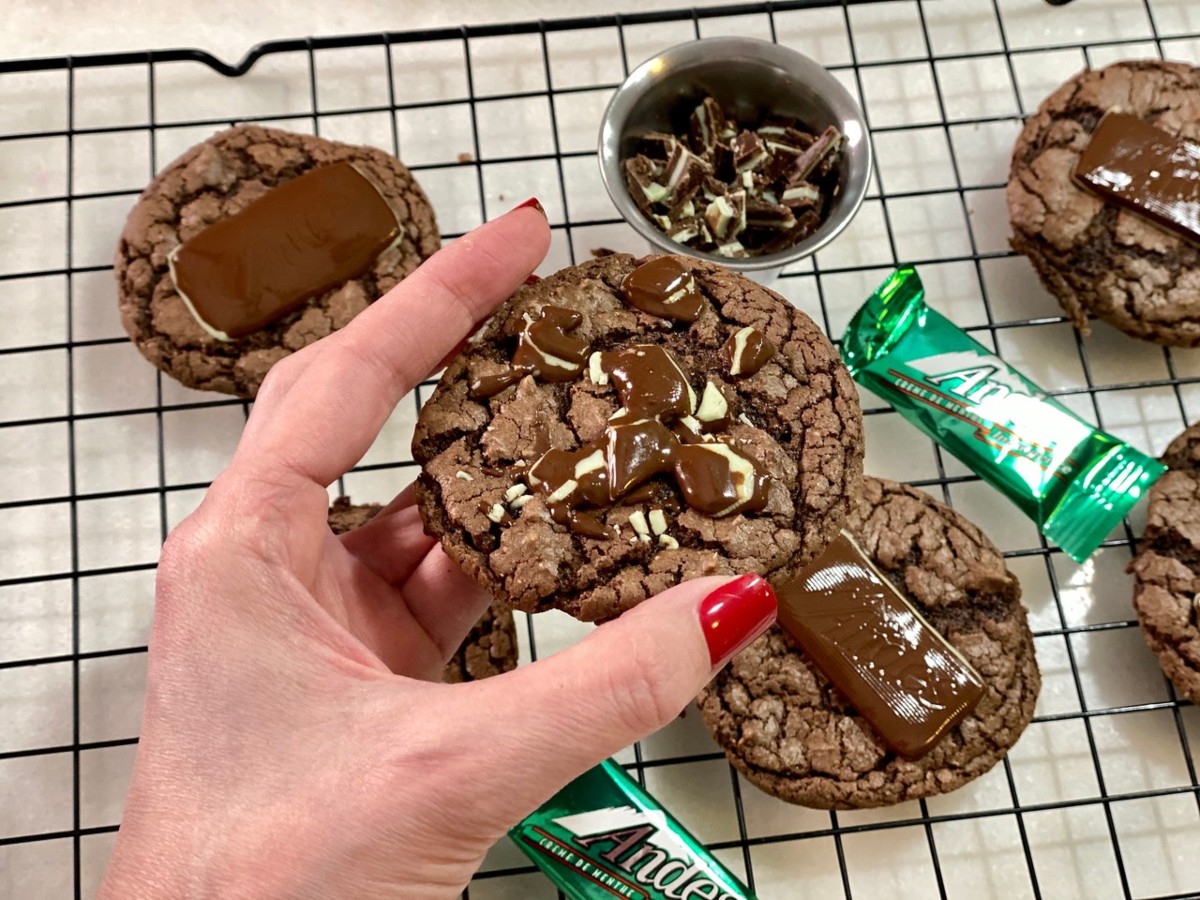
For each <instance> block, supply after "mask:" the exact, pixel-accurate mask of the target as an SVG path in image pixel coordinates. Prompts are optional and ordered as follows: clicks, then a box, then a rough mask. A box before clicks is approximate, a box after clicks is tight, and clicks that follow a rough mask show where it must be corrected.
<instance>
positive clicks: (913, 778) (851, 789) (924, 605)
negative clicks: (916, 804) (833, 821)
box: [698, 478, 1041, 809]
mask: <svg viewBox="0 0 1200 900" xmlns="http://www.w3.org/2000/svg"><path fill="white" fill-rule="evenodd" d="M775 589H776V593H777V595H778V596H779V598H780V616H779V623H778V624H777V625H776V626H774V627H773V628H771V630H770V631H768V632H767V633H766V634H764V635H763V636H762V637H760V638H759V639H758V640H757V641H755V642H754V643H753V644H751V645H750V646H749V647H748V648H746V649H745V650H744V651H742V652H741V653H740V654H738V655H737V656H735V657H734V658H733V661H732V662H731V663H730V664H729V665H728V666H726V667H725V668H724V669H723V670H721V671H720V672H719V673H718V674H717V676H716V678H714V679H713V681H712V682H711V683H710V684H709V685H708V686H707V687H706V688H705V689H704V691H703V693H702V694H701V695H700V698H699V701H698V702H699V705H700V710H701V715H702V717H703V719H704V723H705V724H706V725H707V726H708V729H709V731H710V732H711V733H712V735H713V737H714V738H716V740H717V742H718V743H719V744H720V745H721V747H722V748H723V749H724V750H725V754H726V756H727V757H728V758H729V761H730V762H731V763H732V764H733V765H734V767H735V768H737V769H738V771H740V772H741V773H742V774H743V775H745V776H746V778H747V779H749V780H750V781H751V782H752V783H753V784H754V785H756V786H757V787H759V788H761V789H762V790H764V791H766V792H767V793H768V794H772V795H773V796H776V797H779V798H781V799H783V800H787V801H789V802H792V803H799V804H801V805H804V806H811V807H816V808H819V809H854V808H862V807H872V806H887V805H890V804H893V803H900V802H902V801H905V800H914V799H917V798H920V797H928V796H931V795H933V794H940V793H943V792H945V791H949V790H953V789H954V788H957V787H960V786H961V785H963V784H965V783H966V782H968V781H970V780H972V779H973V778H977V777H978V776H980V775H982V774H983V773H984V772H986V771H987V770H988V769H990V768H991V767H992V766H994V765H995V764H996V762H997V761H999V760H1000V759H1001V758H1002V757H1003V756H1004V754H1005V753H1006V752H1007V751H1008V749H1009V748H1010V747H1011V746H1012V745H1013V744H1014V743H1015V742H1016V740H1017V738H1018V737H1020V735H1021V732H1022V731H1023V730H1024V729H1025V726H1026V725H1028V724H1029V720H1030V718H1031V717H1032V716H1033V709H1034V704H1035V702H1036V701H1037V696H1038V691H1039V690H1040V687H1041V675H1040V673H1039V671H1038V666H1037V660H1036V658H1035V656H1034V648H1033V635H1032V634H1031V632H1030V630H1029V626H1028V623H1027V620H1026V613H1025V608H1024V607H1023V606H1022V605H1021V603H1020V601H1019V597H1020V593H1021V589H1020V585H1019V584H1018V583H1017V579H1016V577H1015V576H1014V575H1013V574H1012V573H1011V572H1009V571H1008V569H1007V568H1006V567H1005V565H1004V559H1003V557H1002V556H1001V554H1000V551H999V550H997V549H996V547H995V546H994V545H993V544H992V543H991V541H989V540H988V539H987V537H986V536H985V535H984V534H983V533H982V532H981V531H980V530H979V529H978V528H976V527H975V526H974V525H972V524H971V523H970V522H968V521H967V520H966V519H965V518H963V516H962V515H960V514H959V513H957V512H955V511H954V510H953V509H950V508H949V507H946V506H944V505H942V504H941V503H938V502H937V501H935V500H934V499H933V498H931V497H929V496H928V495H927V494H924V493H922V492H921V491H918V490H916V489H914V488H910V487H906V486H904V485H900V484H897V483H895V482H892V481H885V480H883V479H879V478H867V479H865V481H864V488H863V501H862V504H861V505H860V506H859V507H858V508H857V509H856V510H855V511H854V512H853V513H852V514H851V517H850V520H849V522H848V524H847V535H846V536H844V537H843V538H842V539H841V540H840V542H839V543H838V544H835V545H834V547H833V548H831V550H830V551H828V552H827V553H826V554H825V555H823V556H822V557H821V558H820V559H819V560H817V561H816V562H815V563H813V564H812V566H811V567H810V568H809V569H807V570H805V572H803V573H801V575H800V576H799V577H798V578H796V579H795V580H793V581H792V582H790V583H789V582H781V583H778V584H776V585H775ZM802 644H803V646H802Z"/></svg>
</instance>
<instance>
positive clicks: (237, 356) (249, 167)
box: [116, 125, 440, 398]
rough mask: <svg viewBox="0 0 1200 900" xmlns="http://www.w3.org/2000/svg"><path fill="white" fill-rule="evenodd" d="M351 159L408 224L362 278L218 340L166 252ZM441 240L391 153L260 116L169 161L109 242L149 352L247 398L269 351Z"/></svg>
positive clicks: (298, 340) (351, 310)
mask: <svg viewBox="0 0 1200 900" xmlns="http://www.w3.org/2000/svg"><path fill="white" fill-rule="evenodd" d="M336 162H349V163H353V165H354V166H355V168H357V169H358V170H359V171H360V172H361V173H362V174H364V175H366V176H367V177H368V178H369V179H370V180H371V181H372V182H373V183H374V184H375V186H376V187H377V188H378V189H379V191H380V193H381V194H382V195H383V196H384V197H385V198H386V199H387V201H388V203H389V205H391V206H392V208H393V209H394V210H395V212H396V214H397V218H398V219H399V220H400V222H401V223H402V224H403V226H404V227H405V229H406V231H405V234H404V235H403V236H402V237H401V239H400V240H399V242H398V243H397V244H396V245H395V246H393V247H391V248H389V249H387V250H385V251H384V252H383V253H382V254H380V255H379V256H378V257H377V258H376V260H375V262H374V264H373V265H372V267H371V268H370V269H369V270H368V271H367V272H366V273H364V274H363V275H362V276H360V277H359V278H356V279H354V280H352V281H347V282H344V283H343V284H342V285H340V286H339V287H337V288H334V289H332V290H329V291H327V292H325V293H324V294H322V295H320V296H318V297H314V298H313V299H311V300H309V301H308V302H307V303H305V304H304V305H303V306H301V307H300V308H299V309H296V310H293V311H292V312H291V313H288V314H287V315H285V316H284V317H283V318H281V319H279V320H278V321H275V322H273V323H272V324H270V325H268V326H266V327H265V328H263V329H261V330H260V331H256V332H255V333H253V334H250V335H248V336H246V337H244V338H242V339H240V340H235V341H219V340H217V339H216V338H215V337H213V336H211V335H210V334H209V333H208V332H207V331H205V329H204V328H202V327H201V326H200V324H199V323H198V322H197V321H196V319H195V318H194V317H193V315H192V314H191V312H189V311H188V309H187V307H186V305H185V303H184V301H183V299H182V298H181V297H180V296H179V294H178V293H177V291H176V290H175V285H174V282H173V281H172V278H171V274H170V271H169V267H168V263H167V254H168V253H170V252H171V250H173V249H174V248H175V247H176V246H178V245H179V244H181V243H182V242H184V241H186V240H188V239H189V238H191V237H192V236H193V235H195V234H197V233H198V232H200V231H201V230H203V229H204V228H205V227H206V226H208V225H211V224H213V223H215V222H218V221H220V220H222V219H225V218H227V217H229V216H232V215H234V214H236V213H238V212H240V211H241V210H243V209H244V208H245V207H246V206H247V205H249V204H250V203H251V202H253V201H254V200H256V199H258V198H259V197H261V196H262V195H263V194H264V193H266V192H267V191H268V190H270V189H271V188H274V187H278V186H279V185H281V184H284V183H285V182H287V181H290V180H291V179H293V178H295V177H296V176H298V175H302V174H304V173H305V172H307V171H309V170H311V169H314V168H316V167H318V166H323V165H328V164H330V163H336ZM439 246H440V240H439V237H438V229H437V223H436V221H435V220H434V216H433V210H432V209H431V208H430V206H429V201H428V200H427V199H426V197H425V194H424V192H423V191H422V190H421V188H420V186H419V185H418V184H417V182H416V181H415V180H414V178H413V176H412V174H411V173H410V172H409V171H408V169H407V168H405V167H404V166H403V165H402V164H401V163H400V162H399V161H398V160H396V159H393V158H392V157H391V156H389V155H388V154H386V153H384V152H383V151H382V150H377V149H375V148H373V147H352V146H349V145H347V144H339V143H335V142H333V141H327V140H323V139H321V138H318V137H313V136H311V135H302V134H292V133H290V132H286V131H280V130H278V129H274V128H264V127H262V126H260V125H239V126H237V127H236V128H231V129H229V130H228V131H222V132H220V133H218V134H215V135H213V136H212V137H211V138H209V139H208V140H207V141H205V142H204V143H202V144H198V145H196V146H195V147H192V148H191V149H190V150H188V151H187V152H186V153H184V154H183V155H182V156H180V157H179V158H178V159H177V160H175V161H174V162H173V163H171V164H170V165H168V166H167V167H166V168H165V169H163V171H162V172H160V173H159V174H158V176H157V177H156V178H155V179H154V180H153V181H152V182H150V185H149V186H148V187H147V188H146V189H145V190H144V191H143V192H142V195H141V197H140V198H139V200H138V202H137V204H136V205H135V206H134V208H133V210H132V211H131V212H130V213H129V218H128V220H127V221H126V223H125V229H124V231H123V232H122V233H121V240H120V242H119V244H118V246H117V254H116V276H117V301H118V304H119V306H120V311H121V322H122V324H123V325H124V326H125V330H126V331H127V332H128V333H129V336H130V337H131V338H132V339H133V342H134V343H135V344H136V345H137V348H138V349H139V350H140V351H141V352H142V355H143V356H145V357H146V358H147V359H148V360H150V362H152V363H154V364H155V365H156V366H158V367H159V368H160V369H162V370H163V371H164V372H166V373H167V374H168V375H170V376H172V377H173V378H176V379H178V380H179V381H181V382H182V383H183V384H185V385H187V386H188V387H192V388H199V389H202V390H214V391H222V392H224V393H227V394H236V395H238V396H239V397H247V398H252V397H254V396H255V394H256V393H257V392H258V387H259V385H260V384H262V380H263V378H264V377H266V374H267V370H268V369H270V368H271V366H272V365H274V364H275V363H276V362H278V361H279V360H280V359H282V358H283V357H285V356H287V355H288V354H289V353H292V352H294V351H296V350H299V349H300V348H302V347H305V346H307V345H308V344H311V343H313V342H314V341H316V340H318V339H319V338H322V337H324V336H325V335H327V334H329V333H330V332H332V331H336V330H337V329H338V328H341V327H343V326H344V325H346V324H347V323H348V322H349V321H350V320H351V319H352V318H354V316H355V315H357V314H358V313H359V312H361V311H362V310H364V309H366V308H367V306H368V304H370V303H371V302H373V301H374V300H375V299H376V298H378V297H380V296H381V295H383V294H384V293H386V292H387V291H388V290H389V289H390V288H392V286H394V285H395V284H396V283H397V282H399V281H400V280H401V279H402V278H404V277H405V276H406V275H408V274H409V273H411V272H412V271H413V270H414V269H415V268H416V267H417V266H419V265H420V264H421V262H423V261H424V260H425V259H427V258H428V257H429V256H431V255H432V254H433V253H434V252H436V251H437V249H438V247H439Z"/></svg>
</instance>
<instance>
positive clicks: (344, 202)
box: [167, 162, 401, 341]
mask: <svg viewBox="0 0 1200 900" xmlns="http://www.w3.org/2000/svg"><path fill="white" fill-rule="evenodd" d="M400 234H401V230H400V222H399V220H398V219H397V218H396V212H395V210H393V209H392V208H391V206H389V205H388V202H387V201H386V200H385V199H384V198H383V195H382V194H380V193H379V189H378V188H377V187H376V186H375V184H374V183H373V182H371V181H370V180H369V179H368V178H366V176H364V175H363V174H362V173H361V172H359V171H358V169H356V168H355V167H354V166H353V165H351V164H350V163H346V162H339V163H334V164H333V165H330V166H322V167H320V168H317V169H313V170H311V171H309V172H306V173H304V174H303V175H301V176H299V177H298V178H294V179H292V180H291V181H289V182H287V183H285V184H283V185H280V186H279V187H277V188H275V189H274V190H271V191H268V192H267V193H265V194H263V195H262V196H261V197H259V198H258V199H257V200H255V201H254V202H253V203H251V204H250V205H249V206H247V207H246V208H245V209H244V210H242V211H241V212H240V213H238V214H237V215H234V216H231V217H229V218H228V219H224V220H222V221H220V222H216V223H215V224H213V225H209V226H208V227H207V228H205V229H204V230H203V231H201V232H199V233H198V234H197V235H196V236H195V237H192V238H190V239H189V240H187V241H184V242H183V243H182V244H180V245H179V246H178V247H176V248H175V249H174V250H172V251H171V252H170V254H169V255H168V256H167V262H168V264H169V266H170V270H171V277H172V279H173V280H174V282H175V289H176V290H177V291H178V292H179V296H180V297H182V298H183V301H184V303H185V304H186V305H187V307H188V309H189V310H191V312H192V315H194V316H195V317H196V321H197V322H199V323H200V325H201V326H202V327H203V328H204V330H205V331H207V332H208V333H209V334H211V335H212V336H213V337H215V338H217V339H218V340H221V341H231V340H236V339H238V338H242V337H246V336H247V335H250V334H253V333H254V332H256V331H259V330H260V329H262V328H264V327H266V326H267V325H269V324H271V323H272V322H274V321H276V320H277V319H280V318H282V317H283V316H285V315H287V314H288V313H289V312H291V311H292V310H294V309H296V308H297V307H299V306H301V305H303V304H304V303H305V302H306V301H308V300H309V299H311V298H312V297H316V296H318V295H320V294H323V293H324V292H325V291H327V290H329V289H330V288H331V287H333V286H335V285H338V284H341V283H342V282H345V281H348V280H350V279H352V278H356V277H358V276H359V275H361V274H362V273H363V272H365V271H366V270H367V269H368V268H370V266H371V264H372V263H373V262H374V261H375V260H376V258H377V257H378V256H379V254H381V253H382V252H383V251H384V250H386V249H387V248H388V247H390V246H391V245H392V244H393V243H394V242H395V241H396V240H397V239H398V238H399V237H400Z"/></svg>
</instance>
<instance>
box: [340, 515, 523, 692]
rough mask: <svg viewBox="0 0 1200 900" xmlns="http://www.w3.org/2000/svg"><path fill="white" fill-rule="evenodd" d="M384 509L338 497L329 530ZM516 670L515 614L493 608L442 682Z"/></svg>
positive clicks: (347, 527) (359, 521) (349, 527)
mask: <svg viewBox="0 0 1200 900" xmlns="http://www.w3.org/2000/svg"><path fill="white" fill-rule="evenodd" d="M382 508H383V507H382V506H380V505H379V504H378V503H363V504H358V505H357V506H356V505H354V504H352V503H351V502H350V498H349V497H338V498H337V499H336V500H335V501H333V506H331V507H330V508H329V527H330V528H331V529H333V533H334V534H344V533H345V532H347V531H352V530H354V529H355V528H359V527H361V526H363V525H365V524H367V522H369V521H370V520H371V519H372V518H373V517H374V516H375V514H376V513H377V512H379V510H381V509H382ZM516 667H517V630H516V625H515V624H514V623H513V614H512V612H510V611H509V610H507V609H504V608H502V607H499V606H498V605H493V606H491V607H489V608H488V611H487V612H485V613H484V614H483V618H482V619H480V620H479V621H478V622H476V623H475V626H474V627H473V628H472V629H471V633H470V634H468V635H467V637H466V640H464V641H463V643H462V646H461V647H459V648H458V652H457V653H455V654H454V657H453V658H452V659H451V660H450V662H448V663H446V671H445V673H444V674H443V675H442V680H443V681H446V682H449V683H451V684H457V683H458V682H460V681H475V680H476V679H478V678H487V677H489V676H491V675H499V674H500V673H501V672H508V671H510V670H512V669H515V668H516Z"/></svg>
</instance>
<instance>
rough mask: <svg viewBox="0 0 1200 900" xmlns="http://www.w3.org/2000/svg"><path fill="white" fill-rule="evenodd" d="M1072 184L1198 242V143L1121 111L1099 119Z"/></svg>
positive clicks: (1076, 169) (1199, 212) (1199, 165)
mask: <svg viewBox="0 0 1200 900" xmlns="http://www.w3.org/2000/svg"><path fill="white" fill-rule="evenodd" d="M1075 180H1076V181H1077V182H1078V183H1079V184H1081V185H1083V186H1084V187H1085V188H1087V189H1088V190H1090V191H1092V192H1093V193H1095V194H1097V195H1098V196H1099V197H1101V198H1102V199H1103V200H1105V201H1108V202H1111V203H1114V204H1116V205H1117V206H1120V207H1123V208H1125V209H1128V210H1129V211H1131V212H1133V213H1136V214H1137V215H1139V216H1142V217H1143V218H1145V219H1147V220H1149V221H1150V222H1153V223H1154V224H1155V225H1157V226H1158V227H1159V228H1162V229H1164V230H1166V231H1169V232H1171V233H1173V234H1176V235H1178V236H1179V237H1182V238H1183V239H1184V240H1187V241H1192V242H1193V243H1200V144H1197V143H1196V142H1194V141H1189V140H1186V139H1184V138H1180V137H1176V136H1175V135H1173V134H1170V133H1169V132H1166V131H1163V130H1162V129H1161V128H1156V127H1154V126H1153V125H1150V124H1149V123H1147V122H1143V121H1142V120H1141V119H1139V118H1138V117H1137V116H1131V115H1129V114H1127V113H1115V112H1114V113H1109V114H1108V115H1106V116H1105V117H1104V118H1103V119H1101V120H1100V124H1099V125H1097V126H1096V130H1095V132H1093V134H1092V139H1091V142H1090V143H1089V144H1088V145H1087V148H1086V149H1085V150H1084V151H1083V153H1082V154H1081V155H1080V157H1079V164H1078V165H1077V166H1076V167H1075Z"/></svg>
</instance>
